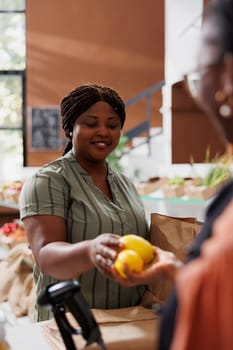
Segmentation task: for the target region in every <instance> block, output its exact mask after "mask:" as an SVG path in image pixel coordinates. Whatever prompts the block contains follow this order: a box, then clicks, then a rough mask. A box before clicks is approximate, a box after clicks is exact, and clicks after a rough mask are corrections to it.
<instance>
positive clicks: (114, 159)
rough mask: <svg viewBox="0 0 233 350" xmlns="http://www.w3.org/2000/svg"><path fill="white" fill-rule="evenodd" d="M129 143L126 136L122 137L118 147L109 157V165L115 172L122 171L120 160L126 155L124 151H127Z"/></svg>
mask: <svg viewBox="0 0 233 350" xmlns="http://www.w3.org/2000/svg"><path fill="white" fill-rule="evenodd" d="M127 142H128V138H127V137H126V136H124V135H122V136H121V138H120V141H119V143H118V145H117V147H116V148H115V149H114V151H112V152H111V153H110V154H109V156H108V157H107V161H108V163H109V165H110V166H111V167H112V168H113V169H114V170H118V171H122V166H121V164H120V160H121V157H122V155H123V154H124V150H125V147H126V144H127Z"/></svg>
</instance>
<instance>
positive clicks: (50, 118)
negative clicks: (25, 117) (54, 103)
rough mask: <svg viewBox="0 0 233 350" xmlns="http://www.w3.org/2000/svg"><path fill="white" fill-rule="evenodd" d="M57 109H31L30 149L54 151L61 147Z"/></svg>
mask: <svg viewBox="0 0 233 350" xmlns="http://www.w3.org/2000/svg"><path fill="white" fill-rule="evenodd" d="M60 130H61V129H60V119H59V108H58V107H48V108H31V148H32V149H34V150H54V149H59V148H60V147H61V136H60Z"/></svg>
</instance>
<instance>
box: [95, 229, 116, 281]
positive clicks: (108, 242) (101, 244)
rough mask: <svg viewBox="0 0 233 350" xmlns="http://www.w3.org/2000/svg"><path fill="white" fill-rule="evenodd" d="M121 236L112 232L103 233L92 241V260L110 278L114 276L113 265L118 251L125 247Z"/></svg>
mask: <svg viewBox="0 0 233 350" xmlns="http://www.w3.org/2000/svg"><path fill="white" fill-rule="evenodd" d="M120 237H121V236H118V235H116V234H112V233H102V234H101V235H99V236H97V237H96V238H95V239H93V240H91V241H90V242H91V243H90V248H89V256H90V260H91V261H92V263H93V264H94V266H95V267H96V268H97V269H98V270H99V271H100V272H102V273H103V274H104V275H106V277H108V278H114V276H113V271H112V265H113V263H114V261H115V259H116V257H117V253H118V251H119V250H120V249H122V248H123V244H122V243H121V242H120Z"/></svg>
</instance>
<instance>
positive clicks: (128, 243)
mask: <svg viewBox="0 0 233 350" xmlns="http://www.w3.org/2000/svg"><path fill="white" fill-rule="evenodd" d="M120 240H121V242H123V243H124V248H125V249H132V250H134V251H135V252H137V253H138V254H139V255H140V257H141V258H142V260H143V262H144V264H147V263H149V262H150V261H152V260H153V259H154V257H155V252H154V249H153V246H152V244H151V243H150V242H148V241H147V240H146V239H145V238H143V237H140V236H137V235H134V234H128V235H125V236H122V237H121V238H120Z"/></svg>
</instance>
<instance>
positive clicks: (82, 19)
mask: <svg viewBox="0 0 233 350" xmlns="http://www.w3.org/2000/svg"><path fill="white" fill-rule="evenodd" d="M26 19H27V41H26V42H27V51H26V56H27V74H26V103H27V145H28V147H27V165H29V166H40V165H42V164H43V163H44V162H47V161H49V160H51V159H54V158H55V157H57V156H59V155H60V154H61V150H60V149H59V150H54V151H43V150H42V151H32V150H31V149H30V144H31V142H30V108H31V107H45V108H46V107H48V106H57V105H59V103H60V100H61V98H62V97H63V96H64V95H65V94H67V92H69V91H70V90H71V89H73V88H74V87H75V86H77V85H79V84H81V83H87V82H95V83H100V84H106V85H109V86H112V87H113V88H115V89H116V90H117V91H118V92H119V93H120V95H121V96H122V97H123V98H124V100H128V99H130V98H132V97H133V96H135V95H136V94H138V93H140V92H141V91H143V90H144V89H146V88H148V87H150V86H151V85H153V84H155V83H156V82H157V81H159V80H163V79H164V1H163V0H156V1H154V0H145V1H142V0H118V1H109V0H98V1H93V0H59V1H58V0H49V1H47V0H40V1H38V0H27V2H26ZM161 105H162V100H161V94H160V93H158V94H155V95H154V98H153V118H152V120H153V125H154V126H160V125H161V123H162V119H161V115H160V113H159V112H158V110H159V108H160V107H161ZM143 113H144V110H143V111H142V108H141V107H140V105H139V106H138V107H135V108H132V109H131V110H129V113H128V118H127V121H126V124H125V130H128V129H129V128H131V127H132V126H133V125H135V123H138V121H140V120H143V119H144V118H145V115H143Z"/></svg>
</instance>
